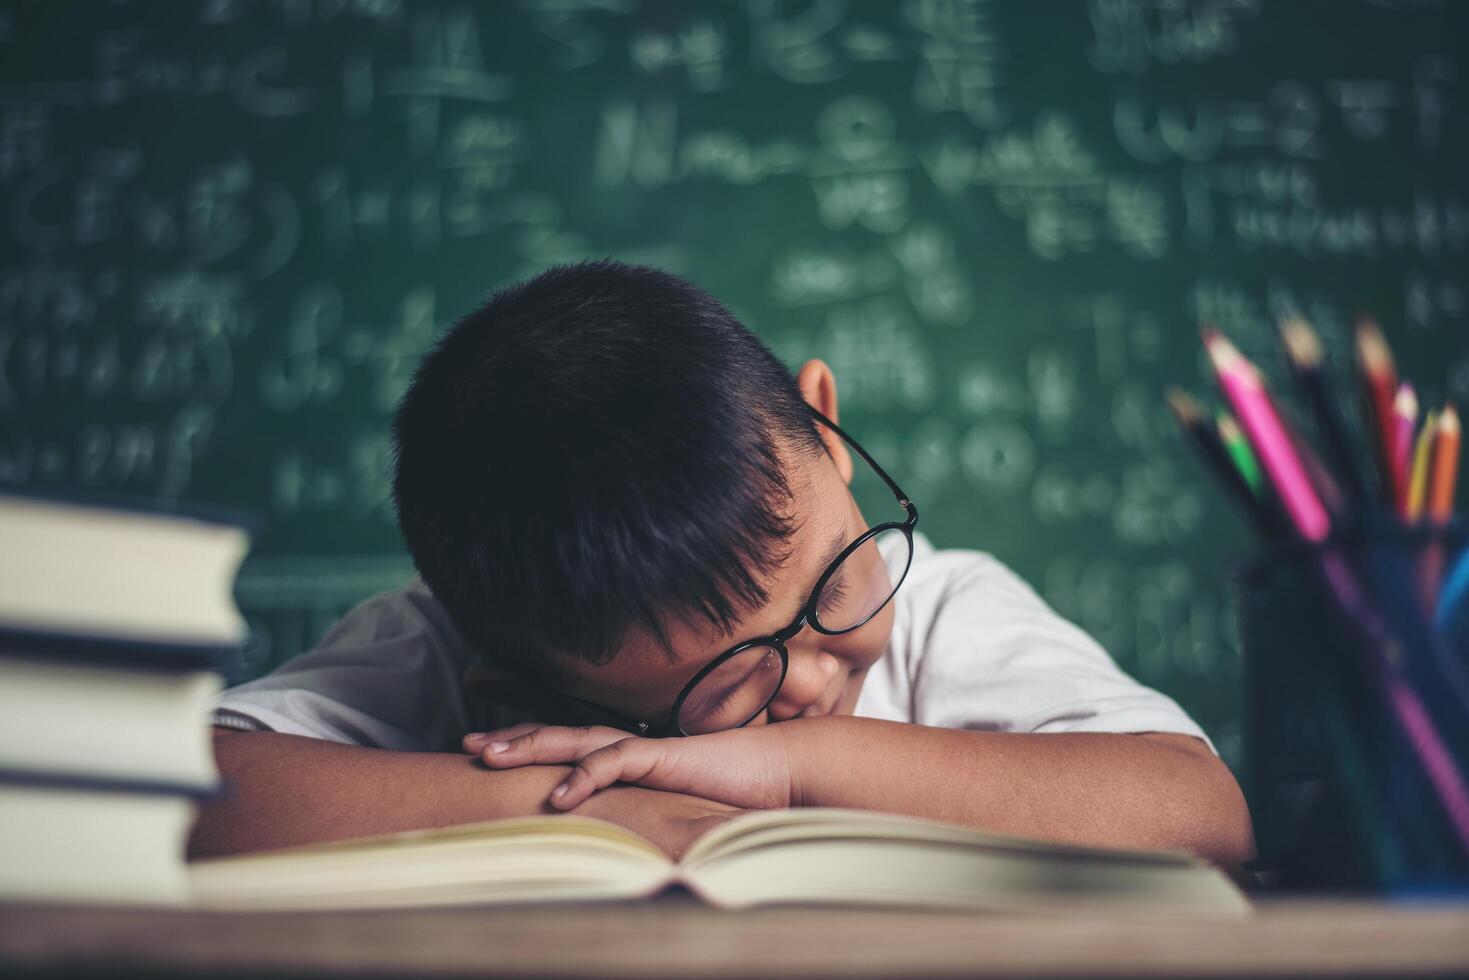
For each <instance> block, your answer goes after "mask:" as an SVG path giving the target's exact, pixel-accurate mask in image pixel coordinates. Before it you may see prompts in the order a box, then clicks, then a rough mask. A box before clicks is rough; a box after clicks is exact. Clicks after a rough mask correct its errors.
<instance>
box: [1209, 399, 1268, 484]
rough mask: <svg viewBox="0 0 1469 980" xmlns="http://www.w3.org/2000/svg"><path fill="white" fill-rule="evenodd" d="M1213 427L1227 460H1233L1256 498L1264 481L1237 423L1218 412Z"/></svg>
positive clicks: (1224, 413) (1258, 464)
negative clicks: (1214, 426)
mask: <svg viewBox="0 0 1469 980" xmlns="http://www.w3.org/2000/svg"><path fill="white" fill-rule="evenodd" d="M1215 425H1216V426H1217V428H1218V430H1219V441H1220V442H1222V443H1224V448H1225V450H1227V451H1228V453H1229V458H1230V459H1232V460H1234V465H1235V468H1236V469H1238V470H1239V473H1240V476H1242V477H1244V480H1245V483H1246V484H1248V485H1249V488H1250V491H1251V492H1252V493H1254V494H1255V496H1257V497H1258V496H1259V495H1260V493H1261V491H1263V490H1264V489H1265V479H1264V476H1263V475H1262V474H1261V473H1260V463H1259V462H1258V461H1257V460H1256V459H1255V454H1254V453H1253V452H1251V451H1250V443H1249V440H1247V439H1246V438H1245V434H1244V433H1243V432H1241V431H1240V429H1239V423H1237V422H1236V421H1235V420H1234V418H1233V416H1231V415H1230V414H1229V413H1228V412H1219V413H1218V415H1217V416H1216V417H1215Z"/></svg>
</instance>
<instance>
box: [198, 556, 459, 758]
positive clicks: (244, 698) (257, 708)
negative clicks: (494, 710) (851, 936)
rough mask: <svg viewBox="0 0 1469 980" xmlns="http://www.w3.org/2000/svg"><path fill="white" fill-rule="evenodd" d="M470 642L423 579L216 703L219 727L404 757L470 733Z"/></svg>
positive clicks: (373, 601) (366, 607)
mask: <svg viewBox="0 0 1469 980" xmlns="http://www.w3.org/2000/svg"><path fill="white" fill-rule="evenodd" d="M466 666H467V660H466V645H465V643H464V642H463V638H462V637H461V636H460V635H459V633H458V632H457V631H456V630H455V629H454V626H453V624H452V623H451V622H450V621H449V617H448V614H447V613H446V612H445V611H444V609H443V607H442V606H440V605H439V604H438V602H437V601H436V600H435V599H434V597H433V595H432V593H430V592H429V590H428V588H427V587H426V586H425V585H424V584H423V582H422V580H421V579H417V578H415V579H414V581H413V582H412V583H410V584H409V585H408V586H407V587H405V588H403V589H400V590H397V591H394V592H383V593H379V594H378V595H375V596H373V597H371V598H369V599H366V600H364V601H363V602H361V603H359V604H358V605H357V606H356V607H354V608H353V609H352V610H351V611H350V612H348V613H347V615H345V616H343V617H342V618H341V619H340V620H338V621H337V622H336V623H335V624H333V626H332V628H331V629H330V630H329V631H328V632H327V634H326V636H324V637H323V638H322V640H321V642H320V643H318V644H317V645H316V647H315V648H314V649H312V650H310V651H309V652H307V653H304V654H302V655H301V656H299V657H296V658H295V659H293V660H289V661H287V662H286V663H284V664H282V665H281V666H279V667H277V668H276V669H275V670H274V671H272V672H271V673H269V674H267V675H265V676H264V677H261V678H258V679H256V680H253V681H249V682H247V683H244V684H241V685H239V686H237V687H233V688H230V689H229V690H227V691H225V692H223V693H222V694H221V695H220V696H219V697H218V698H217V699H216V701H215V705H214V717H213V722H214V724H216V725H222V726H224V727H227V728H242V729H255V730H266V731H276V732H283V733H285V734H288V735H305V736H309V737H311V738H320V739H326V740H328V741H333V742H343V743H347V744H350V745H365V746H371V747H374V748H385V749H400V750H406V751H423V752H428V751H448V750H450V749H453V748H456V747H457V746H458V744H459V739H460V738H461V737H462V736H463V734H464V733H465V732H466V731H468V730H469V728H468V708H467V705H466V702H465V695H464V688H463V684H462V680H461V679H462V676H463V672H464V668H465V667H466Z"/></svg>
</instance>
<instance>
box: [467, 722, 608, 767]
mask: <svg viewBox="0 0 1469 980" xmlns="http://www.w3.org/2000/svg"><path fill="white" fill-rule="evenodd" d="M631 737H632V736H630V735H628V734H627V732H619V731H617V730H616V729H613V728H562V727H559V726H551V727H546V728H537V729H536V730H535V731H531V732H526V733H525V734H523V735H521V736H519V737H517V738H511V739H508V740H507V739H496V740H495V741H491V742H486V743H485V744H484V746H483V748H482V750H481V752H480V758H482V759H484V760H485V764H486V765H490V766H495V767H505V768H512V767H515V766H531V765H543V766H544V765H554V764H556V763H561V762H576V761H577V760H578V759H580V758H582V757H583V756H585V755H587V754H588V753H590V752H595V751H597V750H598V749H600V748H602V747H603V746H605V745H610V744H614V743H616V742H619V741H623V740H625V739H628V738H631Z"/></svg>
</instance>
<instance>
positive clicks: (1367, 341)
mask: <svg viewBox="0 0 1469 980" xmlns="http://www.w3.org/2000/svg"><path fill="white" fill-rule="evenodd" d="M1357 361H1358V362H1359V363H1360V364H1361V365H1362V367H1363V368H1365V369H1366V371H1367V372H1368V373H1369V374H1374V375H1383V374H1390V373H1392V371H1393V370H1394V369H1393V362H1392V351H1391V350H1389V349H1388V346H1387V339H1386V338H1384V337H1383V336H1382V330H1381V329H1380V328H1379V327H1378V326H1377V324H1376V322H1374V321H1373V320H1371V319H1370V318H1368V317H1360V318H1358V320H1357Z"/></svg>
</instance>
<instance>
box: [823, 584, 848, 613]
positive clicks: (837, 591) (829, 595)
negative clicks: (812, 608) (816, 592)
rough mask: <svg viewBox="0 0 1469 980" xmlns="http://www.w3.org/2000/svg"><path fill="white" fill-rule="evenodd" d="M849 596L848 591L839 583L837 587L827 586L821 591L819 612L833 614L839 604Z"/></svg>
mask: <svg viewBox="0 0 1469 980" xmlns="http://www.w3.org/2000/svg"><path fill="white" fill-rule="evenodd" d="M846 595H847V590H846V589H845V588H844V587H843V586H842V584H841V583H840V582H838V583H837V584H836V585H835V586H832V585H827V587H826V588H825V589H823V590H822V591H821V599H820V600H819V601H818V602H817V603H816V611H817V612H831V610H832V609H833V608H835V607H836V605H837V603H839V602H841V601H842V599H844V598H845V597H846Z"/></svg>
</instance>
